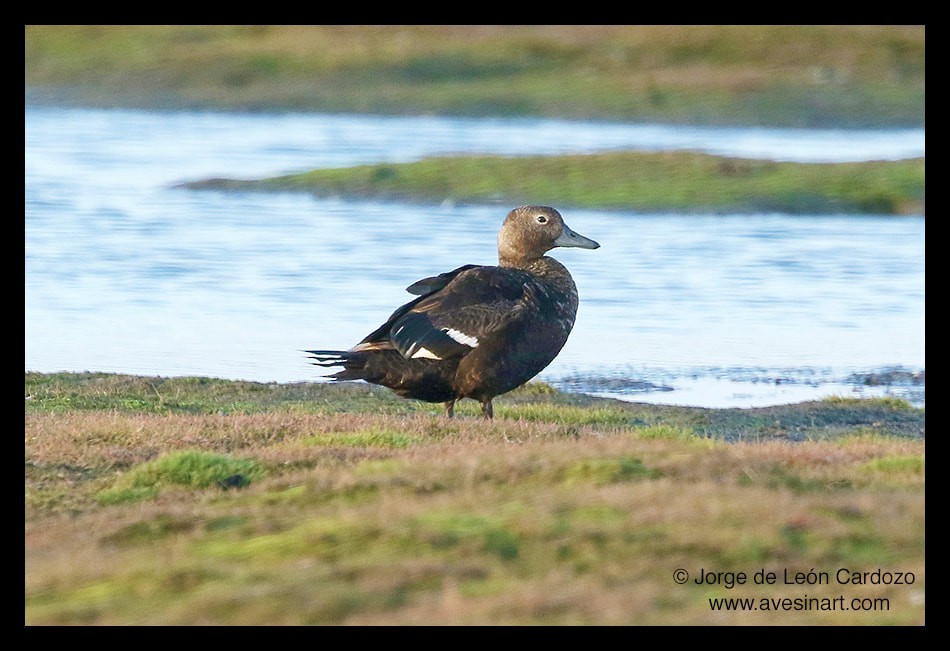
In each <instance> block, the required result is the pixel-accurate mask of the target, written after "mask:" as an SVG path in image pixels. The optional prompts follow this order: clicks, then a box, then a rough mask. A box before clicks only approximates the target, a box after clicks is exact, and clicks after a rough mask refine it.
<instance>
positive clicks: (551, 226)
mask: <svg viewBox="0 0 950 651" xmlns="http://www.w3.org/2000/svg"><path fill="white" fill-rule="evenodd" d="M558 246H576V247H580V248H582V249H597V248H600V244H598V243H597V242H595V241H594V240H592V239H590V238H587V237H584V236H583V235H580V234H578V233H575V232H574V231H572V230H571V229H570V228H568V226H567V224H565V223H564V219H563V218H562V217H561V213H559V212H558V211H557V210H555V209H554V208H550V207H548V206H521V207H520V208H515V209H514V210H512V211H511V212H510V213H508V216H507V217H506V218H505V223H504V224H502V227H501V232H500V233H498V260H499V261H500V263H501V264H502V266H522V265H523V264H525V263H526V262H530V261H532V260H537V259H538V258H540V257H541V256H543V255H544V254H545V253H546V252H548V251H550V250H551V249H553V248H555V247H558Z"/></svg>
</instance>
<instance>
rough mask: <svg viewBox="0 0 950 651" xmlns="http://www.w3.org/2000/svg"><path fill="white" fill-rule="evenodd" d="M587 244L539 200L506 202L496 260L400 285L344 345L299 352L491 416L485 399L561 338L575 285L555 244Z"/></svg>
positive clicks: (530, 373) (534, 365)
mask: <svg viewBox="0 0 950 651" xmlns="http://www.w3.org/2000/svg"><path fill="white" fill-rule="evenodd" d="M559 246H562V247H580V248H583V249H596V248H599V247H600V245H599V244H598V243H597V242H595V241H594V240H591V239H588V238H586V237H584V236H583V235H579V234H577V233H575V232H574V231H572V230H571V229H570V228H568V226H567V224H565V223H564V220H563V219H562V218H561V214H560V213H559V212H558V211H557V210H555V209H554V208H549V207H547V206H522V207H521V208H515V209H514V210H512V211H511V212H510V213H508V216H507V217H506V218H505V222H504V224H503V225H502V227H501V232H500V233H499V234H498V266H497V267H496V266H480V265H471V264H469V265H464V266H462V267H459V268H458V269H455V270H453V271H449V272H446V273H443V274H439V275H438V276H433V277H431V278H424V279H422V280H420V281H418V282H415V283H413V284H412V285H410V286H409V287H407V288H406V290H407V291H408V292H409V293H410V294H416V295H417V296H418V298H416V299H414V300H412V301H410V302H409V303H406V304H405V305H403V306H402V307H400V308H399V309H397V310H396V311H395V312H393V314H392V316H390V317H389V320H387V321H386V323H384V324H382V325H381V326H380V327H378V328H377V329H376V330H374V331H373V332H371V333H370V334H369V335H367V336H366V338H364V339H363V340H362V341H361V342H360V343H358V344H356V345H355V346H354V347H353V348H350V349H349V350H346V351H337V350H308V351H306V352H308V353H310V354H311V355H312V359H314V360H316V361H314V362H313V363H314V364H316V365H317V366H324V367H332V366H342V367H343V370H342V371H339V372H337V373H334V374H332V375H330V376H328V377H331V378H333V379H334V380H365V381H367V382H370V383H372V384H380V385H382V386H386V387H389V388H390V389H392V390H393V391H395V392H396V393H397V394H398V395H400V396H402V397H404V398H415V399H417V400H425V401H427V402H443V403H445V413H446V415H447V416H449V417H452V416H453V415H454V413H455V402H456V401H457V400H461V399H462V398H471V399H473V400H478V401H479V402H480V403H482V414H483V415H484V416H485V417H486V418H492V416H493V410H492V399H493V398H494V397H495V396H498V395H501V394H503V393H507V392H508V391H511V390H512V389H515V388H517V387H519V386H521V385H522V384H524V383H525V382H527V381H528V380H530V379H531V378H533V377H534V376H535V375H537V374H538V373H540V372H541V371H542V370H543V369H544V368H545V367H546V366H547V365H548V364H550V363H551V362H552V361H553V360H554V358H555V357H556V356H557V354H558V353H559V352H560V350H561V348H562V347H563V346H564V344H565V343H566V342H567V337H568V335H569V334H570V333H571V329H572V328H573V327H574V317H575V315H576V313H577V287H576V286H575V285H574V280H573V278H571V274H570V273H568V271H567V269H566V268H565V267H564V265H562V264H561V263H560V262H558V261H557V260H555V259H554V258H550V257H548V256H546V255H544V254H545V253H546V252H548V251H550V250H551V249H553V248H555V247H559Z"/></svg>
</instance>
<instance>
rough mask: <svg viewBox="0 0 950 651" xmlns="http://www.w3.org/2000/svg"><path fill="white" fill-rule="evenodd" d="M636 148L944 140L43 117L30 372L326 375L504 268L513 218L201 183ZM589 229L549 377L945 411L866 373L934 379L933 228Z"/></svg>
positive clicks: (32, 236) (587, 385)
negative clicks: (414, 301)
mask: <svg viewBox="0 0 950 651" xmlns="http://www.w3.org/2000/svg"><path fill="white" fill-rule="evenodd" d="M620 148H638V149H648V150H661V149H683V148H688V149H701V150H705V151H710V152H713V153H718V154H728V155H735V156H754V157H769V158H774V159H777V160H779V159H780V160H799V161H833V160H862V159H897V158H904V157H909V156H921V155H923V154H924V134H923V130H899V131H860V132H852V131H798V130H767V129H699V128H680V127H663V126H651V125H624V124H611V123H577V122H568V121H555V120H474V119H445V118H436V117H418V118H401V117H385V118H383V117H376V116H372V117H370V116H332V115H266V114H222V113H187V112H182V113H174V112H172V113H160V112H145V111H106V110H84V109H52V108H36V107H28V108H27V111H26V212H25V219H26V242H25V245H26V246H25V249H26V263H25V264H26V266H25V269H26V277H25V280H26V291H25V297H26V304H25V321H26V341H25V365H26V369H27V370H35V371H47V372H51V371H59V370H71V371H82V370H94V371H114V372H123V373H135V374H143V375H166V376H175V375H203V376H215V377H224V378H234V379H248V380H257V381H278V382H290V381H300V380H315V379H317V378H318V375H319V373H318V371H319V369H316V368H314V367H312V366H310V365H308V363H307V360H306V356H305V355H304V354H303V353H301V352H300V351H301V350H302V349H305V348H312V347H323V348H333V347H340V348H346V347H349V346H351V345H352V344H354V343H355V342H356V341H358V340H359V339H360V338H362V337H363V336H364V335H365V334H367V333H368V332H369V331H371V330H372V329H374V328H375V327H376V326H377V325H378V324H379V323H380V322H381V321H382V320H383V319H385V318H386V317H387V316H388V315H389V313H390V312H391V311H392V310H393V309H394V308H395V307H396V306H398V305H399V304H401V303H403V302H405V301H406V300H408V299H409V298H410V296H409V295H408V294H406V293H405V292H404V288H405V287H406V286H407V285H409V284H410V283H411V282H413V281H414V280H416V279H418V278H421V277H424V276H428V275H432V274H435V273H439V272H442V271H446V270H448V269H451V268H454V267H456V266H458V265H460V264H462V263H467V262H470V263H482V264H493V263H494V262H495V259H496V252H495V234H496V232H497V229H498V227H499V225H500V223H501V221H502V219H503V218H504V215H505V213H506V212H507V210H508V209H509V208H510V207H511V206H507V205H504V206H502V205H498V206H451V205H442V206H411V205H405V204H398V203H388V202H371V201H344V200H340V199H314V198H312V197H309V196H306V195H295V194H251V193H247V194H225V193H218V192H193V191H187V190H181V189H175V188H173V187H172V186H173V185H174V184H176V183H178V182H181V181H184V180H193V179H199V178H204V177H208V176H225V177H236V178H256V177H261V176H266V175H272V174H278V173H286V172H290V171H296V170H304V169H310V168H314V167H335V166H343V165H353V164H361V163H372V162H379V161H392V162H400V161H409V160H415V159H418V158H420V157H422V156H427V155H437V154H446V153H463V152H489V153H501V154H508V155H522V154H538V153H559V152H574V151H576V152H590V151H600V150H607V149H620ZM539 201H540V200H539ZM563 212H564V215H565V218H566V220H567V222H568V224H570V225H571V227H572V228H574V229H575V230H577V231H578V232H580V233H583V234H584V235H587V236H589V237H592V238H594V239H596V240H598V241H599V242H600V243H601V245H602V247H601V248H600V249H599V250H597V251H586V250H578V249H566V250H565V249H562V250H556V251H555V252H554V253H553V255H554V256H555V257H557V258H559V259H560V260H561V261H562V262H564V263H565V264H566V265H567V266H568V267H569V268H570V269H571V271H572V273H573V275H574V278H575V280H576V282H577V285H578V288H579V291H580V294H581V307H580V311H579V314H578V319H577V324H576V326H575V330H574V333H573V334H572V336H571V340H570V341H569V342H568V345H567V346H566V347H565V349H564V350H563V352H562V353H561V355H560V357H559V358H558V359H557V360H556V361H555V362H554V363H553V364H552V365H551V366H550V367H549V368H548V369H546V371H545V372H544V373H542V376H541V377H542V378H543V379H546V380H548V381H551V382H554V383H556V384H559V385H560V386H563V387H565V388H571V389H577V390H584V391H589V392H596V393H603V394H608V395H617V396H619V397H624V398H627V399H634V400H641V401H648V402H658V403H660V402H662V403H670V404H695V405H703V406H713V407H715V406H753V405H763V404H776V403H783V402H794V401H798V400H807V399H812V398H815V397H821V396H824V395H831V394H837V395H855V394H856V395H872V394H873V395H877V394H880V393H886V392H894V393H896V394H897V395H903V396H904V397H909V398H911V399H912V400H913V401H914V402H916V403H918V404H922V403H923V390H922V388H921V387H915V388H912V390H910V393H907V391H908V389H907V388H901V387H897V388H887V389H874V390H872V389H870V388H866V387H863V386H862V385H861V384H860V383H857V384H856V383H854V382H852V381H850V379H849V378H850V377H851V375H852V374H855V373H858V374H860V373H868V372H878V371H881V370H883V369H893V368H895V367H899V368H901V369H904V370H909V371H917V370H923V368H924V256H923V249H924V219H923V217H904V218H888V217H871V216H868V217H861V216H846V217H838V216H833V215H817V216H812V217H801V216H799V217H788V216H783V215H755V216H728V215H727V216H702V215H697V216H676V215H648V214H636V213H624V212H602V211H587V210H564V211H563ZM640 381H642V382H648V383H652V384H653V385H654V386H658V387H662V388H663V389H665V390H655V391H650V392H643V391H642V385H641V384H639V382H640ZM872 391H873V393H872ZM905 394H906V395H905Z"/></svg>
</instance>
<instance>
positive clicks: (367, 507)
mask: <svg viewBox="0 0 950 651" xmlns="http://www.w3.org/2000/svg"><path fill="white" fill-rule="evenodd" d="M26 391H27V395H28V399H27V402H26V432H25V441H26V445H25V447H26V615H25V618H26V622H27V623H28V624H80V623H82V624H336V623H344V624H487V623H494V624H536V623H551V624H700V623H723V624H735V623H748V624H799V623H825V624H921V623H923V621H924V604H923V595H924V590H925V576H924V560H923V559H924V557H923V531H924V497H923V490H924V442H923V427H924V422H923V411H922V410H917V409H913V408H911V407H909V406H908V405H907V404H906V403H903V402H902V401H897V400H843V399H841V400H827V401H822V402H816V403H806V404H804V405H794V406H788V407H776V408H770V409H753V410H737V409H726V410H707V409H690V408H676V407H659V406H648V405H637V404H631V403H622V402H617V401H612V400H601V399H595V398H591V397H587V396H581V395H572V394H564V393H560V392H557V391H555V390H553V389H551V388H550V387H548V386H546V385H544V384H531V385H529V386H528V387H526V388H524V389H522V390H519V391H517V392H515V393H513V394H510V395H509V396H506V397H503V398H501V399H499V400H498V401H497V402H498V404H497V407H496V420H495V421H494V422H490V423H486V422H484V421H482V420H480V419H478V418H476V417H474V414H475V412H476V410H475V407H474V406H473V405H466V407H465V409H463V410H462V415H463V417H461V418H458V419H456V420H452V421H449V420H447V419H444V418H443V417H441V416H439V415H438V413H437V412H438V408H437V406H429V405H423V404H421V403H415V402H412V401H404V400H400V399H398V398H395V397H393V396H392V394H391V393H389V392H387V391H385V390H376V389H373V388H370V387H367V386H364V385H359V384H357V385H344V386H328V385H322V384H291V385H279V384H257V383H249V382H228V381H223V380H213V379H208V378H149V377H133V376H122V375H110V374H92V373H87V374H55V375H47V374H37V373H28V374H27V375H26ZM678 569H685V570H686V571H687V572H688V573H689V574H690V576H691V578H692V579H695V578H696V577H697V576H699V572H700V570H701V569H705V570H706V571H717V572H732V573H739V572H744V573H746V583H744V584H743V583H739V584H731V587H728V581H727V580H726V579H724V581H726V582H725V583H724V582H721V583H719V584H716V585H710V584H702V585H697V584H696V583H695V582H694V581H693V580H690V581H688V582H686V583H685V584H680V583H677V582H676V580H675V579H674V576H679V575H674V573H675V572H676V571H677V570H678ZM842 569H844V570H845V572H844V574H842V573H841V572H840V571H841V570H842ZM759 570H764V571H766V572H773V573H775V574H776V576H777V577H778V580H777V581H776V582H775V583H772V584H757V583H755V582H754V580H753V577H754V575H755V573H756V572H757V571H759ZM878 570H880V572H891V573H892V576H893V575H894V573H897V572H902V573H904V574H903V575H902V576H903V578H904V581H905V582H904V583H902V584H894V583H893V582H888V583H887V584H882V583H881V582H880V581H877V582H874V581H873V580H871V579H867V580H863V581H858V582H856V581H855V580H854V574H853V573H854V572H858V575H857V576H858V577H859V578H860V577H871V576H872V574H870V573H873V572H875V571H878ZM809 572H813V573H814V574H812V575H809ZM863 572H867V573H869V574H862V573H863ZM880 572H879V574H878V576H880ZM798 573H801V574H802V576H803V577H805V578H804V579H803V580H802V581H803V582H801V583H796V582H795V577H796V576H797V574H798ZM732 576H733V578H735V576H736V574H733V575H732ZM809 576H811V577H812V578H817V579H818V582H811V583H809V582H807V578H808V577H809ZM911 576H912V577H913V578H912V579H911ZM786 577H788V578H789V580H791V583H789V582H787V580H786ZM825 578H827V581H824V579H825ZM842 578H844V579H847V582H845V583H842V580H841V579H842ZM907 581H912V583H908V582H907ZM805 595H807V598H810V599H812V600H813V601H802V602H800V604H804V605H807V606H808V607H807V608H805V607H804V606H803V607H799V608H795V607H794V603H793V602H792V601H788V602H787V603H786V602H783V601H782V600H784V599H789V600H793V599H805ZM723 597H734V598H748V599H752V600H753V602H754V604H755V607H756V610H752V611H748V612H740V611H737V610H716V609H715V607H714V606H711V605H710V599H718V598H723ZM854 600H857V601H854ZM783 604H786V605H787V608H784V607H783ZM842 607H843V608H846V609H843V608H842ZM765 608H770V610H765ZM771 608H775V609H776V610H771ZM857 608H865V609H869V610H858V609H857Z"/></svg>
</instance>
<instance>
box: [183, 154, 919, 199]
mask: <svg viewBox="0 0 950 651" xmlns="http://www.w3.org/2000/svg"><path fill="white" fill-rule="evenodd" d="M924 177H925V160H924V159H923V158H918V159H911V160H903V161H892V162H886V161H872V162H865V163H838V164H814V163H777V162H771V161H764V160H746V159H734V158H724V157H720V156H711V155H706V154H700V153H695V152H665V153H637V152H618V153H605V154H593V155H571V156H526V157H499V156H460V157H441V158H428V159H424V160H421V161H418V162H415V163H404V164H400V165H393V164H378V165H363V166H358V167H352V168H343V169H322V170H312V171H309V172H304V173H300V174H293V175H288V176H280V177H275V178H270V179H262V180H229V179H210V180H205V181H196V182H191V183H187V184H185V185H184V186H183V187H188V188H193V189H217V190H239V191H274V192H288V191H290V192H311V193H314V194H317V195H321V196H325V195H344V196H357V197H374V198H379V199H386V200H393V199H397V200H408V201H423V202H425V201H428V202H442V201H446V200H448V201H455V202H462V203H478V202H481V203H485V202H491V203H499V202H500V203H503V204H506V205H521V204H537V203H542V204H545V205H555V206H562V207H586V208H601V209H624V210H636V211H660V212H666V211H671V212H697V211H703V212H719V213H723V212H740V213H748V212H783V213H789V214H816V213H818V214H838V213H862V214H914V213H916V214H923V211H924V187H925V183H924Z"/></svg>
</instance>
